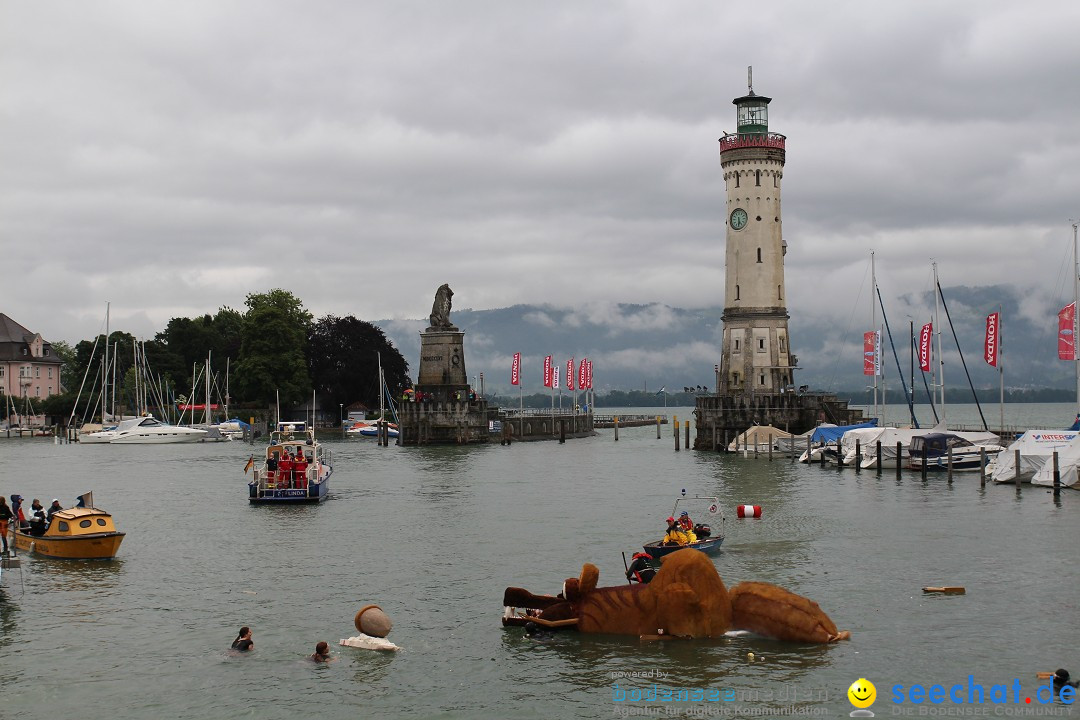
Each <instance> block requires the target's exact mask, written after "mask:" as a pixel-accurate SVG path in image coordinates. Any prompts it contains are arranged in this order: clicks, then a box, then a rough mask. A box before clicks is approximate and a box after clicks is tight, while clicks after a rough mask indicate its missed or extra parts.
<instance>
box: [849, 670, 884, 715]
mask: <svg viewBox="0 0 1080 720" xmlns="http://www.w3.org/2000/svg"><path fill="white" fill-rule="evenodd" d="M847 696H848V700H849V701H851V704H852V705H854V706H855V709H854V710H852V711H851V713H850V717H874V712H873V710H869V709H868V708H869V707H870V706H871V705H873V704H874V701H875V700H877V688H876V687H874V683H872V682H870V681H869V680H867V679H866V678H859V679H858V680H856V681H855V682H853V683H851V687H849V688H848V690H847Z"/></svg>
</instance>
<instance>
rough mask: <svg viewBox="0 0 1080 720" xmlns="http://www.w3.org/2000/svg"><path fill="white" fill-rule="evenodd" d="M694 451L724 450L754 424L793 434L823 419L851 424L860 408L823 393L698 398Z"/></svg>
mask: <svg viewBox="0 0 1080 720" xmlns="http://www.w3.org/2000/svg"><path fill="white" fill-rule="evenodd" d="M694 421H695V422H694V425H695V426H696V427H697V435H696V436H695V437H694V449H695V450H725V449H727V446H728V443H729V442H731V440H733V439H734V438H736V437H737V436H738V435H739V434H740V433H742V432H744V431H746V430H747V429H748V428H750V427H752V426H754V425H772V426H773V427H775V428H778V429H780V430H784V431H786V432H790V433H792V434H793V435H801V434H802V433H804V432H806V431H808V430H811V429H813V428H815V427H817V426H818V425H819V424H821V423H823V422H827V423H832V424H834V425H854V424H856V423H860V422H863V421H864V418H863V414H862V410H852V409H850V408H848V404H847V401H846V400H839V399H837V397H836V396H835V395H829V394H824V393H794V392H790V393H756V394H753V395H742V394H740V395H709V396H704V397H699V398H698V399H697V403H696V407H695V409H694Z"/></svg>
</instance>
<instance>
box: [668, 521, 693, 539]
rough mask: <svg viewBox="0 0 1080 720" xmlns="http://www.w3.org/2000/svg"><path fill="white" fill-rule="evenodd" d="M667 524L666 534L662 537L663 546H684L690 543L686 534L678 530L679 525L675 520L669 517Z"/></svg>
mask: <svg viewBox="0 0 1080 720" xmlns="http://www.w3.org/2000/svg"><path fill="white" fill-rule="evenodd" d="M667 524H668V527H667V534H666V535H664V544H665V545H686V544H687V543H689V542H690V540H689V538H687V537H686V533H684V532H683V531H682V530H680V529H679V523H677V522H675V518H673V517H669V518H668V519H667Z"/></svg>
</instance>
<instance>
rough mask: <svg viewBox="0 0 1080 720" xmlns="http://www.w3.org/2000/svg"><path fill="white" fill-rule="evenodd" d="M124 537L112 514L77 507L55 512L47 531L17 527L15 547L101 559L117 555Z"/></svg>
mask: <svg viewBox="0 0 1080 720" xmlns="http://www.w3.org/2000/svg"><path fill="white" fill-rule="evenodd" d="M123 539H124V533H122V532H118V531H117V529H116V525H114V524H113V519H112V515H110V514H109V513H107V512H105V511H104V510H98V509H97V508H89V507H87V508H79V507H76V508H71V509H69V510H60V511H58V512H57V513H55V514H54V515H53V517H52V521H51V522H50V523H49V527H48V528H47V529H46V530H45V534H44V535H40V536H39V535H32V534H30V533H29V532H25V531H24V530H22V529H20V530H18V531H16V533H15V548H16V549H18V550H22V551H24V552H33V553H37V554H38V555H44V556H45V557H51V558H63V559H66V560H102V559H108V558H113V557H116V552H117V551H118V550H119V549H120V543H121V541H123Z"/></svg>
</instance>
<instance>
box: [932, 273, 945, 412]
mask: <svg viewBox="0 0 1080 720" xmlns="http://www.w3.org/2000/svg"><path fill="white" fill-rule="evenodd" d="M938 287H939V286H938V277H937V261H936V260H935V261H934V329H935V330H936V331H937V357H938V384H939V386H940V388H941V421H942V422H945V358H943V357H942V356H941V353H942V345H941V323H940V322H939V321H938V304H939V303H938V299H939V298H940V292H939V291H938Z"/></svg>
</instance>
